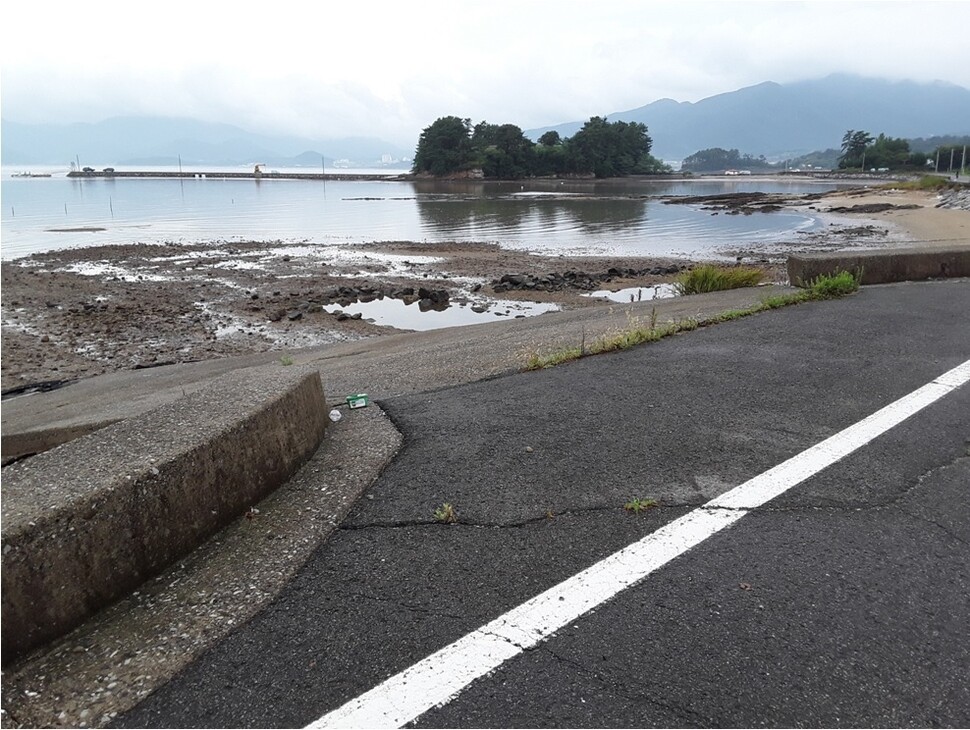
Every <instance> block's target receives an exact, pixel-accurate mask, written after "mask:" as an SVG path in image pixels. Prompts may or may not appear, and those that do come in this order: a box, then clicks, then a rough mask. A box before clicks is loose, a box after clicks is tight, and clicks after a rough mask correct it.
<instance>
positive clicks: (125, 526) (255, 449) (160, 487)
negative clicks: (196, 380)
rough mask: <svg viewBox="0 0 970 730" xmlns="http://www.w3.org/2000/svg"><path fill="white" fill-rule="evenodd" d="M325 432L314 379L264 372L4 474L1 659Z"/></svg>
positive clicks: (212, 516)
mask: <svg viewBox="0 0 970 730" xmlns="http://www.w3.org/2000/svg"><path fill="white" fill-rule="evenodd" d="M327 423H328V420H327V409H326V401H325V399H324V394H323V387H322V385H321V382H320V377H319V374H318V373H317V372H316V371H315V370H312V369H301V368H284V367H281V366H279V365H275V366H267V367H260V368H253V369H249V370H246V371H243V372H239V373H232V374H229V375H225V376H223V377H220V378H217V379H215V380H213V381H212V382H211V383H210V384H208V385H207V386H206V387H204V388H203V389H201V390H199V391H198V392H196V393H192V394H190V395H187V396H186V397H184V398H180V399H179V400H177V401H174V402H172V403H168V404H166V405H163V406H161V407H159V408H157V409H155V410H152V411H149V412H148V413H145V414H143V415H142V416H141V417H140V418H139V419H138V420H137V421H136V420H129V421H124V422H121V423H116V424H114V425H112V426H108V427H106V428H104V429H102V430H100V431H97V432H95V433H92V434H89V435H87V436H83V437H81V438H79V439H76V440H74V441H71V442H70V443H67V444H64V445H62V446H60V447H57V448H55V449H53V450H51V451H48V452H46V453H44V454H40V455H38V456H36V457H34V458H32V459H29V460H26V461H24V462H21V463H17V464H13V465H11V466H9V467H7V468H6V469H5V470H4V479H3V505H2V518H3V530H2V545H3V547H2V568H3V573H2V591H3V595H2V612H3V626H2V642H3V662H4V663H6V662H7V661H9V660H10V659H13V658H15V657H17V656H18V655H20V654H23V653H24V652H26V651H28V650H29V649H31V648H34V647H36V646H38V645H40V644H42V643H44V642H46V641H49V640H51V639H53V638H54V637H56V636H59V635H61V634H63V633H64V632H66V631H68V630H70V629H71V628H73V627H75V626H76V625H78V624H79V623H81V622H82V621H83V620H84V619H85V618H86V617H87V616H89V615H91V614H92V613H94V612H95V611H97V610H98V609H100V608H102V607H103V606H105V605H107V604H108V603H110V602H111V601H113V600H115V599H116V598H118V597H119V596H121V595H123V594H125V593H126V592H128V591H130V590H132V589H133V588H135V587H136V586H137V585H139V584H140V583H142V582H143V581H144V580H146V579H147V578H149V577H151V576H152V575H154V574H156V573H158V572H159V571H161V570H162V569H164V568H165V567H166V566H167V565H169V564H170V563H171V562H172V561H173V560H175V559H177V558H178V557H180V556H182V555H185V554H186V553H188V552H189V551H191V550H192V549H193V548H195V547H196V546H197V545H199V544H200V543H201V542H203V541H204V540H205V539H206V538H207V537H208V536H209V535H211V534H213V533H214V532H216V531H217V530H218V529H219V528H221V527H222V526H224V525H225V524H227V523H228V522H229V521H231V520H232V519H234V518H235V517H237V516H239V515H240V514H241V513H243V512H244V511H245V510H246V509H248V508H249V507H250V506H252V505H253V504H255V503H256V502H257V501H258V500H259V499H260V498H261V497H263V496H265V495H266V494H268V493H269V492H270V491H272V490H273V489H275V488H277V487H279V486H280V485H282V484H283V483H285V482H286V481H287V479H289V477H290V476H291V475H292V474H293V473H294V472H296V471H297V469H298V468H299V467H300V466H301V465H302V464H303V463H304V462H305V461H306V460H307V459H309V458H310V456H312V455H313V453H314V451H315V450H316V449H317V447H318V445H319V444H320V442H321V441H322V439H323V435H324V430H325V428H326V424H327Z"/></svg>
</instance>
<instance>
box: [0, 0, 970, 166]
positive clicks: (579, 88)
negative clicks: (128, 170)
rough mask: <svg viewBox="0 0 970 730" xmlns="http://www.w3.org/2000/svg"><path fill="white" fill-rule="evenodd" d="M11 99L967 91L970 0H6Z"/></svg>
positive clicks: (405, 125) (373, 116) (292, 105)
mask: <svg viewBox="0 0 970 730" xmlns="http://www.w3.org/2000/svg"><path fill="white" fill-rule="evenodd" d="M0 18H2V21H3V28H4V29H3V38H2V42H0V59H2V87H0V95H2V96H0V105H2V113H3V116H4V117H5V118H7V119H10V120H14V121H19V122H51V121H56V122H71V121H98V120H100V119H104V118H107V117H111V116H119V115H127V114H153V115H155V114H161V115H168V116H189V117H196V118H201V119H205V120H208V121H221V122H228V123H232V124H237V125H239V126H242V127H244V128H247V129H250V130H253V131H263V132H286V133H295V134H301V135H306V136H310V137H314V138H325V137H337V136H359V135H363V136H377V137H382V138H384V139H386V140H388V141H391V142H395V143H397V144H399V145H401V146H403V147H412V146H413V145H414V143H415V141H416V139H417V135H418V134H419V133H420V131H421V129H423V128H424V127H426V126H427V125H428V124H430V123H431V122H433V121H434V120H435V119H436V118H438V117H440V116H444V115H449V114H454V115H457V116H461V117H470V118H471V119H472V120H473V121H475V122H477V121H481V120H483V119H486V120H487V121H490V122H494V123H512V124H517V125H519V126H520V127H522V128H523V129H527V128H530V127H537V126H545V125H551V124H556V123H559V122H566V121H572V120H582V119H587V118H589V117H590V116H592V115H594V114H598V115H602V114H608V113H610V112H615V111H623V110H627V109H632V108H635V107H639V106H643V105H644V104H648V103H650V102H651V101H655V100H657V99H660V98H664V97H668V98H672V99H676V100H678V101H697V100H698V99H702V98H704V97H707V96H711V95H713V94H718V93H722V92H726V91H732V90H734V89H737V88H740V87H742V86H749V85H752V84H756V83H760V82H762V81H769V80H770V81H777V82H781V83H784V82H788V81H797V80H800V79H806V78H818V77H821V76H825V75H827V74H830V73H833V72H847V73H855V74H861V75H866V76H878V77H881V78H890V79H913V80H917V81H933V80H941V81H947V82H950V83H955V84H959V85H960V86H964V87H968V88H970V45H968V44H967V29H968V28H970V2H965V1H963V2H931V1H927V0H923V1H921V2H868V3H867V2H791V3H781V2H745V3H738V2H711V3H706V2H665V3H658V2H634V1H632V0H626V1H624V0H584V1H582V2H571V1H560V2H530V1H529V0H514V1H506V0H488V1H487V2H464V1H462V0H451V1H450V2H448V1H446V2H437V1H436V0H421V1H420V2H414V1H413V0H412V1H410V2H409V1H406V0H397V1H396V2H383V1H381V0H336V1H335V0H327V1H326V2H312V3H311V2H309V1H303V2H289V1H287V0H274V1H272V2H268V1H264V2H260V3H250V2H241V1H240V0H236V1H235V2H211V1H210V0H193V1H192V2H183V1H182V0H164V1H162V2H159V1H158V0H126V1H125V2H102V1H100V0H87V1H85V0H71V2H45V1H44V0H10V1H9V2H7V3H5V5H4V9H3V11H2V13H0Z"/></svg>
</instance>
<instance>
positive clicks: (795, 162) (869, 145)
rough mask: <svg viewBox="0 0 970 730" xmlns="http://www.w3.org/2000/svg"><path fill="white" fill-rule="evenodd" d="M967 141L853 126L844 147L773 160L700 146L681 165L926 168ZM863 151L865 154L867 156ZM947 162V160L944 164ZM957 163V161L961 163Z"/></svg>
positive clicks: (698, 168)
mask: <svg viewBox="0 0 970 730" xmlns="http://www.w3.org/2000/svg"><path fill="white" fill-rule="evenodd" d="M964 145H968V146H970V135H965V136H958V135H944V136H938V137H918V138H915V139H901V138H893V137H887V136H886V135H884V134H879V136H878V137H873V136H872V135H871V134H869V133H868V132H857V131H855V130H849V131H848V132H847V133H846V137H844V138H843V143H842V147H841V148H840V149H837V148H834V147H833V148H830V149H826V150H819V151H816V152H810V153H808V154H806V155H800V156H798V157H793V158H791V159H787V160H776V161H774V162H769V161H768V160H767V159H765V156H764V155H759V156H758V157H755V156H754V155H750V154H741V153H740V152H739V151H738V150H736V149H732V150H725V149H722V148H720V147H712V148H710V149H705V150H699V151H698V152H695V153H694V154H692V155H690V156H688V157H686V158H685V159H684V161H683V163H682V165H681V170H682V171H684V172H723V171H724V170H751V171H752V172H780V171H783V170H797V169H805V170H812V169H817V170H835V169H843V170H848V169H861V168H862V165H863V162H864V163H865V168H866V169H872V168H876V169H880V168H886V169H890V170H923V169H926V168H927V167H929V165H927V160H933V163H934V167H935V164H936V159H937V155H939V159H940V164H941V169H946V166H948V165H949V163H950V152H951V150H954V151H955V157H956V159H957V163H958V162H959V161H961V160H962V154H963V147H964ZM863 153H865V154H864V156H863ZM944 163H945V164H944ZM957 163H954V164H955V165H957V166H959V165H958V164H957Z"/></svg>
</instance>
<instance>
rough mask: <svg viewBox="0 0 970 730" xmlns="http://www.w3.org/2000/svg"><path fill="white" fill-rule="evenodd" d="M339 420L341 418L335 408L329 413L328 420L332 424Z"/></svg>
mask: <svg viewBox="0 0 970 730" xmlns="http://www.w3.org/2000/svg"><path fill="white" fill-rule="evenodd" d="M340 418H341V416H340V411H338V410H337V409H336V408H334V409H333V410H332V411H330V420H331V421H333V422H334V423H336V422H337V421H339V420H340Z"/></svg>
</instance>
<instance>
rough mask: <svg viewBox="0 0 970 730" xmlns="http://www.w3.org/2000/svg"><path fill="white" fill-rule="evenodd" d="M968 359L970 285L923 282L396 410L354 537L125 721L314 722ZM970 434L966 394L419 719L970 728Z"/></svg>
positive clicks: (344, 535)
mask: <svg viewBox="0 0 970 730" xmlns="http://www.w3.org/2000/svg"><path fill="white" fill-rule="evenodd" d="M967 359H970V283H968V282H966V281H947V282H938V283H937V282H934V283H921V284H901V285H893V286H885V287H870V288H866V289H864V290H863V291H862V292H860V293H859V294H858V295H856V296H853V297H850V298H848V299H845V300H841V301H837V302H825V303H812V304H805V305H800V306H797V307H790V308H787V309H784V310H779V311H775V312H770V313H766V314H762V315H758V316H755V317H749V318H746V319H743V320H739V321H736V322H733V323H728V324H723V325H718V326H716V327H710V328H706V329H703V330H699V331H696V332H693V333H689V334H686V335H683V336H677V337H674V338H670V339H667V340H664V341H662V342H659V343H656V344H652V345H648V346H644V347H640V348H636V349H634V350H630V351H627V352H625V353H619V354H614V355H608V356H600V357H595V358H588V359H585V360H582V361H579V362H576V363H572V364H569V365H566V366H561V367H559V368H555V369H552V370H548V371H542V372H537V373H526V374H521V375H515V376H510V377H504V378H497V379H493V380H488V381H485V382H481V383H476V384H473V385H468V386H461V387H457V388H451V389H447V390H443V391H439V392H436V393H431V394H427V393H425V394H419V395H413V396H407V397H401V398H395V399H391V400H388V401H385V402H382V403H381V405H382V406H383V407H384V408H385V409H386V410H387V411H388V413H389V414H390V415H391V417H392V418H393V419H394V421H395V423H396V424H397V425H398V427H399V428H400V429H401V431H402V432H403V433H404V436H405V442H404V446H403V448H402V450H401V452H400V454H399V455H398V456H397V457H396V459H395V460H394V461H393V462H392V464H391V465H390V466H389V467H388V469H387V470H386V471H385V473H384V474H383V475H382V477H381V478H380V479H379V480H378V482H377V483H376V484H375V485H374V486H373V488H372V489H371V490H369V492H368V493H367V494H366V495H365V498H363V499H361V501H360V502H359V504H358V505H357V506H356V508H355V509H354V510H353V511H352V512H351V514H350V516H349V517H348V519H347V520H346V521H345V523H344V524H343V525H342V526H341V528H340V529H339V530H338V531H337V532H336V533H334V535H333V537H332V538H331V539H330V540H329V541H328V542H327V543H326V544H324V545H323V546H322V547H321V548H320V549H319V550H318V551H317V552H316V553H315V554H314V556H313V557H312V558H311V559H310V561H309V562H308V563H307V565H306V567H305V568H304V569H303V570H302V571H301V572H300V573H299V574H298V576H297V578H296V579H295V580H294V581H293V582H292V584H291V585H290V586H289V587H288V588H287V589H285V590H284V591H283V593H282V594H281V595H280V596H279V598H278V599H277V600H276V601H275V602H273V603H272V604H271V605H270V606H269V607H268V608H267V609H266V610H265V611H264V612H263V613H262V614H260V615H259V616H257V617H256V618H255V619H253V620H252V621H250V622H249V623H247V624H245V625H244V626H242V627H241V628H239V629H238V630H237V631H235V632H234V633H233V634H231V635H230V636H229V638H228V639H227V640H225V641H224V642H222V643H221V644H219V645H217V646H216V647H214V648H213V649H212V650H211V651H210V652H208V653H207V654H206V655H205V656H203V658H202V659H201V660H200V661H198V662H197V663H195V664H194V665H192V666H191V667H190V668H189V669H188V670H187V671H185V672H184V673H183V674H182V675H180V676H179V677H177V678H176V679H175V680H173V681H172V682H171V683H169V684H168V685H167V686H165V687H164V688H162V689H161V690H159V691H158V692H156V693H155V694H154V695H152V696H151V697H149V698H148V699H147V700H146V701H145V702H143V703H142V704H141V705H140V706H138V707H137V708H135V709H134V710H133V711H131V712H129V713H128V714H126V715H124V716H121V717H119V718H118V719H117V721H116V723H115V724H116V725H118V726H129V727H136V726H152V727H277V726H289V727H302V726H305V725H307V724H309V723H311V722H314V721H316V720H317V719H318V718H320V717H322V716H324V715H326V714H327V713H329V712H331V711H333V710H335V709H337V708H339V707H341V706H342V705H344V703H347V702H349V701H351V700H354V698H356V697H358V696H359V695H361V694H362V693H364V692H366V691H368V690H370V689H371V688H372V687H374V686H375V685H378V684H380V683H381V682H383V681H384V680H386V679H387V678H388V677H390V676H392V675H394V674H397V673H398V672H401V671H402V670H404V669H406V668H408V667H409V666H411V665H413V664H414V663H415V662H418V661H419V660H421V659H423V658H425V657H426V656H428V655H429V654H431V653H433V652H435V651H437V650H439V649H441V648H442V647H445V646H446V645H449V644H451V643H452V642H454V641H456V640H458V639H460V638H461V637H462V636H464V635H466V634H468V633H469V632H471V631H474V630H475V629H477V628H479V627H481V626H482V625H484V624H486V623H488V622H489V621H492V620H493V619H495V618H496V617H498V616H500V615H502V614H504V613H505V612H507V611H509V610H510V609H512V608H514V607H516V606H518V605H519V604H521V603H522V602H523V601H527V600H528V599H530V598H532V597H534V596H536V595H537V594H539V593H541V592H542V591H544V590H546V589H548V588H550V587H551V586H554V585H555V584H557V583H559V582H560V581H563V580H565V579H567V578H569V577H570V576H572V575H574V574H575V573H577V572H578V571H581V570H584V569H585V568H587V567H588V566H590V565H592V564H594V563H596V562H597V561H599V560H601V559H603V558H605V557H606V556H608V555H610V554H611V553H613V552H615V551H617V550H619V549H620V548H623V547H624V546H626V545H628V544H630V543H632V542H634V541H636V540H638V539H639V538H641V537H644V536H646V535H648V534H651V533H653V532H654V531H655V530H657V529H658V528H660V527H661V526H663V525H667V524H669V523H671V521H672V520H675V519H677V518H679V517H681V516H683V515H685V514H688V513H690V512H691V511H692V510H695V509H696V508H697V507H698V506H699V505H701V504H703V503H705V502H707V501H708V500H709V499H711V498H713V497H715V496H717V495H719V494H721V493H723V492H725V491H726V490H728V489H730V488H733V487H735V486H736V485H738V484H741V483H742V482H745V481H746V480H749V479H751V478H752V477H755V476H757V475H759V474H761V473H763V472H765V471H766V470H768V469H770V468H771V467H773V466H775V465H777V464H779V463H781V462H783V461H785V460H786V459H789V458H790V457H792V456H794V455H796V454H798V453H800V452H802V451H804V450H805V449H808V448H809V447H811V446H813V445H815V444H817V443H818V442H819V441H822V440H823V439H825V438H827V437H829V436H832V435H833V434H835V433H837V432H839V431H841V430H842V429H844V428H846V427H848V426H851V425H852V424H855V423H856V422H858V421H860V420H861V419H863V418H865V417H866V416H868V415H870V414H871V413H873V412H874V411H877V410H878V409H880V408H882V407H883V406H886V405H887V404H889V403H890V402H892V401H895V400H896V399H899V398H901V397H902V396H905V395H906V394H908V393H910V392H912V391H913V390H915V389H917V388H919V387H921V386H923V385H924V384H926V383H928V382H930V381H932V380H934V378H937V377H938V376H939V375H941V374H942V373H944V372H945V371H948V370H950V369H951V368H954V367H956V366H958V365H959V364H961V363H962V362H964V361H966V360H967ZM968 445H970V385H968V386H963V387H961V388H959V389H957V390H955V391H953V392H952V393H950V394H949V395H946V396H945V397H943V398H941V399H940V400H939V401H937V402H936V403H934V404H932V405H930V406H928V407H927V408H925V409H924V410H922V411H920V412H919V413H918V414H916V415H914V416H913V417H911V418H909V419H907V420H906V421H904V422H903V423H902V424H900V425H899V426H896V427H895V428H893V429H891V430H890V431H888V432H887V433H885V434H883V435H881V436H879V437H877V438H875V439H874V440H873V441H871V442H870V443H869V444H867V445H865V446H864V447H862V448H861V449H859V450H858V451H856V452H854V453H853V454H851V455H849V456H847V457H846V458H844V459H843V460H841V461H839V462H837V463H836V464H834V465H832V466H830V467H828V468H826V469H824V470H823V471H821V472H819V473H818V474H816V475H815V476H812V477H810V478H809V479H807V480H806V481H804V482H803V483H801V484H799V485H797V486H796V487H794V488H793V489H791V490H790V491H789V492H787V493H785V494H784V495H782V496H781V497H778V498H777V499H774V500H772V501H770V502H769V503H767V504H766V505H764V506H763V507H760V508H758V509H755V510H753V511H751V512H750V513H749V514H747V515H746V516H744V517H742V518H741V519H740V520H739V521H737V522H736V523H734V524H733V526H731V527H728V528H727V529H724V530H723V531H721V532H719V533H717V534H715V535H713V536H712V537H710V538H708V539H706V540H705V541H703V542H702V543H700V544H699V545H698V546H696V547H694V548H693V549H691V550H689V551H687V552H685V553H684V554H682V555H680V556H679V557H676V558H674V559H673V560H672V561H670V562H669V563H667V564H666V565H664V566H663V567H662V568H660V569H659V570H657V571H656V572H654V573H652V574H650V575H649V576H648V577H647V578H646V579H644V580H643V581H642V582H640V583H638V584H636V585H634V586H633V587H631V588H628V589H627V590H625V591H623V592H621V593H619V594H618V595H616V596H615V597H614V598H613V599H612V600H609V601H607V602H606V603H604V604H602V605H601V606H599V607H597V608H596V609H595V610H594V611H592V612H590V613H587V614H586V615H583V616H582V617H580V618H579V619H578V620H576V621H573V622H571V623H569V624H568V625H566V626H564V627H563V628H562V629H561V630H559V631H557V632H556V633H555V634H554V635H553V636H552V637H551V638H549V639H548V640H546V641H544V642H542V643H540V644H538V646H536V647H535V648H532V649H530V650H528V651H524V652H521V653H518V654H517V655H516V656H514V657H513V658H511V659H509V660H508V661H506V662H505V663H504V664H502V665H501V666H500V667H499V668H498V669H497V670H496V671H494V672H492V673H490V674H488V675H487V676H484V677H482V678H480V679H478V680H476V681H474V682H472V683H471V684H470V685H469V686H468V687H467V688H465V689H464V690H463V691H462V692H460V694H458V696H457V697H455V698H454V699H453V700H452V701H450V702H447V703H446V704H444V705H443V706H440V707H436V708H433V709H431V710H430V711H428V712H426V713H425V714H423V715H421V716H420V717H418V718H417V720H416V722H415V724H416V726H419V727H493V726H494V727H510V726H558V727H561V726H571V727H581V726H597V727H602V726H634V727H646V726H670V727H674V726H709V725H711V726H755V727H757V726H791V727H795V726H799V727H800V726H968V725H970V689H968V687H970V682H967V676H968V667H970V640H968V638H967V630H966V628H967V626H968V625H970V567H968V566H970V547H968V546H970V499H968V492H967V489H968V485H970V449H968ZM635 497H638V498H642V499H645V498H651V499H655V500H657V501H658V503H659V506H658V507H657V508H655V509H651V510H648V511H646V512H643V513H640V514H637V515H635V514H632V513H630V512H628V511H626V510H624V509H623V505H624V503H626V502H627V501H629V500H631V499H632V498H635ZM445 502H448V503H450V504H453V505H454V506H455V508H456V510H457V513H458V517H459V524H456V525H442V524H437V523H435V522H434V520H433V519H432V512H433V510H434V509H435V508H436V507H438V506H440V505H441V504H443V503H445ZM414 691H415V692H419V691H420V688H417V687H416V688H415V689H414Z"/></svg>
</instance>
